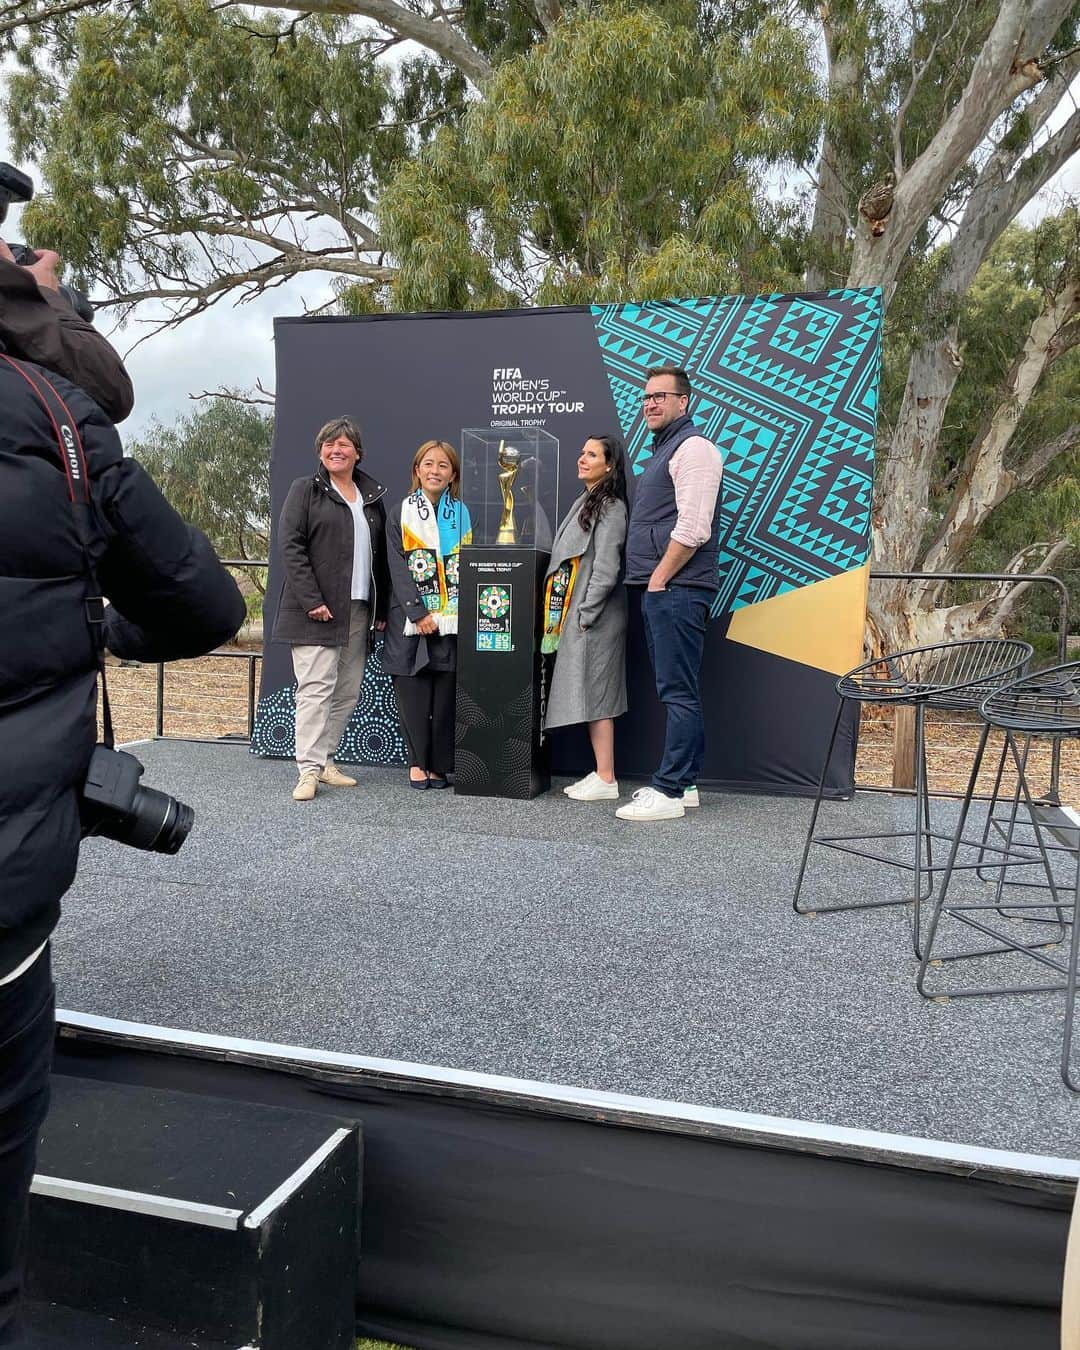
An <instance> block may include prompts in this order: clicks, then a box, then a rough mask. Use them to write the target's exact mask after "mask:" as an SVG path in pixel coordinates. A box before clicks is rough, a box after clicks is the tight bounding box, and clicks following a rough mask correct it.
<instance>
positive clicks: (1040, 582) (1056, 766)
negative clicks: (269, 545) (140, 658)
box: [154, 558, 1069, 797]
mask: <svg viewBox="0 0 1080 1350" xmlns="http://www.w3.org/2000/svg"><path fill="white" fill-rule="evenodd" d="M223 562H224V563H225V566H226V567H233V568H237V569H252V568H268V567H269V565H270V564H269V562H267V561H266V560H265V559H258V560H251V559H248V558H225V559H223ZM870 581H871V582H882V581H904V582H911V583H916V582H919V583H922V582H936V583H948V584H950V585H951V584H957V583H980V582H987V583H994V584H999V585H1004V586H1017V585H1020V584H1022V583H1031V584H1033V585H1036V586H1047V587H1050V588H1051V589H1052V590H1053V591H1055V592H1056V594H1057V598H1058V614H1057V647H1058V653H1057V663H1058V664H1061V663H1064V662H1065V661H1066V660H1068V654H1067V653H1068V628H1069V590H1068V587H1067V586H1066V585H1065V583H1064V582H1063V581H1062V580H1061V579H1060V578H1059V577H1056V576H1049V575H1046V574H1044V573H1039V572H1034V573H1023V574H1020V573H1014V572H871V574H870ZM208 657H222V658H227V659H229V660H234V661H246V662H247V732H246V738H241V737H237V738H236V739H237V740H238V741H243V740H244V739H246V740H247V741H248V742H250V740H251V738H252V736H253V734H254V731H255V717H256V711H257V698H256V690H257V684H258V680H257V668H258V663H259V662H261V661H262V659H263V649H262V648H260V649H259V650H257V651H250V652H245V651H231V650H228V649H225V648H218V649H217V650H216V651H213V652H210V653H209V654H208ZM208 657H204V658H201V659H203V660H206V659H208ZM165 669H166V668H165V663H164V662H158V664H157V674H156V684H155V717H154V736H155V739H158V740H187V741H197V740H202V739H206V740H216V739H218V738H217V737H198V736H191V735H178V736H170V735H168V734H167V733H166V731H165ZM942 725H945V726H957V727H959V726H965V727H966V726H969V725H970V723H968V722H945V723H942ZM1060 778H1061V747H1060V745H1059V744H1058V743H1056V742H1055V744H1054V746H1053V749H1052V758H1051V766H1050V791H1051V792H1052V793H1053V794H1054V795H1055V797H1056V796H1057V794H1058V790H1059V785H1060ZM856 787H858V788H862V789H870V790H880V791H896V790H897V789H896V788H895V787H881V786H880V785H874V784H869V783H860V782H858V781H857V782H856ZM943 795H948V794H943Z"/></svg>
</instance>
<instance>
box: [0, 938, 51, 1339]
mask: <svg viewBox="0 0 1080 1350" xmlns="http://www.w3.org/2000/svg"><path fill="white" fill-rule="evenodd" d="M53 1033H54V1015H53V982H52V969H51V966H50V964H49V953H48V950H46V951H44V952H43V953H42V954H41V956H39V957H38V959H37V960H36V961H35V962H34V964H33V965H32V966H31V967H30V969H29V970H27V971H25V972H24V973H23V974H22V975H20V976H19V978H18V979H17V980H15V981H13V982H12V983H11V984H0V1346H5V1347H11V1346H19V1345H21V1344H23V1342H22V1341H21V1339H20V1332H19V1328H18V1326H17V1325H16V1323H17V1320H18V1319H17V1314H18V1303H19V1293H20V1290H21V1288H22V1282H23V1263H24V1261H25V1259H26V1224H27V1217H28V1214H29V1204H30V1182H31V1180H32V1179H33V1175H34V1157H35V1153H36V1150H37V1139H38V1131H39V1130H40V1128H41V1122H42V1121H43V1120H44V1119H45V1112H46V1111H47V1109H48V1106H49V1068H50V1066H51V1064H52V1049H53Z"/></svg>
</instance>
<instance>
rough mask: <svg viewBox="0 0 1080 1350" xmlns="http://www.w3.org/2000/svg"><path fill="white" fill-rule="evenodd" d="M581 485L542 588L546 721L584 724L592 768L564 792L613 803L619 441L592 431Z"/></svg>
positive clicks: (621, 637) (620, 694) (619, 689)
mask: <svg viewBox="0 0 1080 1350" xmlns="http://www.w3.org/2000/svg"><path fill="white" fill-rule="evenodd" d="M578 478H579V480H580V481H581V484H582V486H583V487H584V488H585V491H584V493H582V495H581V496H580V497H578V498H577V500H576V501H575V502H574V504H573V506H571V508H570V510H569V512H568V513H567V515H566V517H565V519H564V520H563V522H562V524H561V525H560V526H559V528H558V530H556V532H555V539H554V541H553V543H552V546H551V560H550V562H549V564H548V571H547V581H546V584H545V588H544V639H543V644H542V647H543V650H544V651H545V652H555V653H556V657H555V668H554V672H553V674H552V678H551V688H550V691H549V694H548V701H547V714H546V718H545V726H546V728H547V730H549V731H550V730H552V729H553V728H555V727H565V726H573V725H575V724H576V723H579V722H587V723H588V726H589V740H590V742H591V744H592V750H593V755H594V756H595V759H596V768H595V770H594V771H593V772H592V773H589V774H587V775H586V776H585V777H584V778H583V779H581V781H580V782H577V783H572V784H571V785H570V786H569V787H567V788H564V789H563V791H564V792H565V793H566V795H567V796H568V797H573V798H575V800H577V801H614V800H615V799H616V798H617V797H618V795H619V785H618V783H617V782H616V781H615V722H614V719H615V718H616V717H619V716H620V715H621V714H622V713H624V712H625V711H626V592H625V590H624V589H623V586H622V581H621V572H622V556H623V543H624V541H625V539H626V518H627V508H626V470H625V468H624V463H623V447H622V442H621V441H620V440H619V439H618V438H617V437H615V436H590V437H589V439H588V440H587V441H586V442H585V444H584V445H583V446H582V448H581V454H580V455H579V456H578Z"/></svg>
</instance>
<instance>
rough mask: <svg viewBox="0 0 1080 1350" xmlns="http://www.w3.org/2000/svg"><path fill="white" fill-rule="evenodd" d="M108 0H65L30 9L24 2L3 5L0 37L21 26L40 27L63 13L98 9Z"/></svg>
mask: <svg viewBox="0 0 1080 1350" xmlns="http://www.w3.org/2000/svg"><path fill="white" fill-rule="evenodd" d="M107 2H108V0H65V3H61V4H53V5H48V4H47V5H41V6H39V7H38V8H37V9H34V10H31V9H30V7H29V6H28V5H27V4H25V3H22V2H21V3H19V4H14V5H4V6H3V7H2V8H0V37H3V36H4V35H5V34H6V33H13V32H15V31H16V30H17V29H22V28H40V27H42V25H43V24H47V23H50V22H51V21H52V20H53V19H62V18H63V17H64V15H65V14H77V13H78V12H79V11H80V10H84V9H100V8H102V7H103V6H104V5H105V4H106V3H107Z"/></svg>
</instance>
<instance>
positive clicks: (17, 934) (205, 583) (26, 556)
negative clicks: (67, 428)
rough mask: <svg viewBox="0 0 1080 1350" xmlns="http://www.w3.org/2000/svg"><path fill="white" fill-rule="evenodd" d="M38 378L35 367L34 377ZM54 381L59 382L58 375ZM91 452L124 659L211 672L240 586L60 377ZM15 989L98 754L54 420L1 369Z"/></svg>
mask: <svg viewBox="0 0 1080 1350" xmlns="http://www.w3.org/2000/svg"><path fill="white" fill-rule="evenodd" d="M30 369H31V370H34V369H35V368H34V367H31V368H30ZM42 373H47V372H42ZM48 377H49V379H50V380H51V381H52V384H53V386H54V387H55V388H56V389H57V391H58V392H59V394H60V396H61V397H62V398H63V400H64V402H65V403H66V404H67V406H68V408H69V409H70V410H71V412H72V414H73V416H74V419H75V422H76V424H77V426H78V428H79V430H80V433H81V435H82V439H83V446H84V449H85V453H86V460H87V466H88V471H89V479H90V487H91V493H92V496H93V500H94V504H95V513H94V515H95V524H94V533H93V539H92V551H93V553H94V557H95V562H96V566H97V571H98V577H99V580H100V583H101V587H102V590H103V591H104V593H105V595H106V596H108V597H109V599H110V600H111V601H112V606H111V607H110V608H109V609H108V610H107V611H106V615H107V627H106V631H107V639H108V645H109V648H110V649H111V650H112V651H113V652H114V653H116V655H118V656H123V657H131V658H134V659H137V660H143V661H156V660H173V659H176V658H178V657H184V656H198V655H200V654H202V653H203V652H206V651H209V650H210V649H211V648H213V647H215V646H217V645H218V644H219V643H221V642H225V641H227V640H228V639H229V638H230V637H232V636H233V634H234V633H235V632H236V630H237V629H238V628H239V626H240V624H241V623H242V622H243V618H244V603H243V600H242V598H241V596H240V593H239V591H238V590H237V588H236V583H235V582H234V581H233V580H232V578H231V577H230V576H229V574H228V573H227V572H226V571H225V569H224V568H223V567H222V566H221V564H220V563H219V562H218V560H217V557H216V555H215V553H214V551H213V549H212V548H211V546H210V544H209V542H208V541H207V540H206V538H205V537H204V536H203V535H202V534H200V533H199V531H198V530H195V529H192V528H191V527H190V526H188V525H186V524H185V523H184V522H183V521H182V520H181V519H180V517H179V516H178V515H177V514H176V513H175V511H173V509H172V507H171V506H169V504H168V503H167V502H166V500H165V498H164V497H163V496H162V495H161V493H160V492H159V491H158V489H157V487H156V486H155V484H154V482H153V480H152V479H150V478H149V477H148V475H147V474H146V473H145V472H144V471H143V469H142V468H141V467H140V466H139V465H138V464H137V463H136V462H135V461H134V460H132V459H124V458H123V455H122V452H121V448H120V440H119V437H118V436H117V434H116V429H115V428H114V427H113V425H112V423H111V422H110V421H109V420H108V419H107V418H106V416H105V414H104V413H103V412H102V411H101V409H100V408H99V407H98V406H97V404H95V403H94V402H92V401H91V399H90V398H89V397H88V396H87V395H86V394H84V393H83V392H82V391H81V390H79V389H76V388H75V386H74V385H72V384H69V383H68V381H66V380H64V379H62V378H60V377H59V376H57V375H54V374H49V375H48ZM0 409H2V410H3V415H2V416H0V976H2V975H5V974H7V973H9V972H10V971H12V970H13V969H15V967H16V966H18V965H19V964H20V962H21V961H23V960H24V959H25V958H26V957H27V956H29V955H30V953H31V952H33V951H34V950H35V949H36V948H37V947H39V946H40V945H41V944H42V943H43V942H44V941H45V939H46V938H47V937H48V935H49V933H50V932H51V931H52V929H53V928H54V927H55V925H56V921H57V918H58V917H59V913H60V897H61V896H62V895H63V894H64V892H65V891H66V890H67V888H68V887H69V886H70V885H71V881H72V878H73V877H74V875H75V864H76V861H77V857H78V851H79V836H80V829H79V807H78V799H79V787H80V785H81V783H82V781H83V778H84V777H85V774H86V767H87V763H88V761H89V758H90V752H91V750H92V749H93V746H94V742H95V739H96V722H95V716H96V706H97V696H96V662H95V656H94V649H93V643H92V640H91V636H90V630H89V628H88V625H87V622H86V616H85V609H84V597H85V594H86V589H87V588H86V581H85V569H84V562H83V558H84V555H83V552H82V549H81V548H80V545H79V538H78V534H77V532H76V526H75V517H74V512H73V511H72V507H71V503H70V501H69V499H68V492H67V480H66V478H65V475H64V471H63V466H62V464H61V461H60V457H59V450H58V448H57V441H56V435H55V433H54V431H53V428H52V424H51V422H50V420H49V415H48V413H47V411H46V409H45V407H44V406H43V405H42V404H41V403H40V402H38V400H37V398H36V397H35V395H34V394H33V393H32V391H31V390H30V389H29V388H28V386H27V385H26V383H25V382H24V381H23V379H22V377H21V376H20V375H19V373H18V372H17V371H16V370H14V369H13V368H12V367H10V366H9V365H8V364H7V362H5V361H0Z"/></svg>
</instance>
